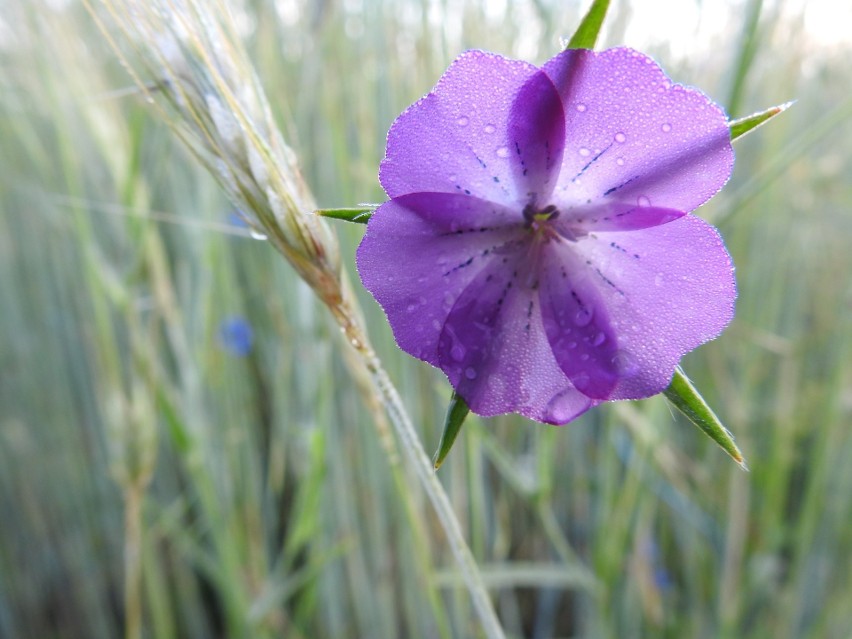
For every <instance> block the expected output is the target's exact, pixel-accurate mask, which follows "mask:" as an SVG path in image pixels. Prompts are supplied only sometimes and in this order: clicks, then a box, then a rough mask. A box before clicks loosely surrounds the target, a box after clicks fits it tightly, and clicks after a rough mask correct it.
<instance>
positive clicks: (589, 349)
mask: <svg viewBox="0 0 852 639" xmlns="http://www.w3.org/2000/svg"><path fill="white" fill-rule="evenodd" d="M540 269H541V273H540V274H541V306H542V319H543V325H544V330H545V333H546V334H547V340H548V342H549V344H550V347H551V349H552V351H553V355H554V357H555V359H556V361H557V362H558V364H559V367H560V368H561V369H562V371H563V372H564V373H565V374H566V375H567V376H568V378H569V379H570V380H571V382H572V383H573V384H574V386H575V387H576V388H577V389H578V390H580V391H581V392H582V393H584V394H585V395H587V396H589V397H593V398H595V399H608V398H609V397H610V395H611V394H612V391H613V389H615V387H616V386H617V385H618V383H619V371H618V367H617V366H616V365H615V364H616V362H615V361H614V358H615V354H616V351H617V350H618V344H617V335H616V333H615V331H614V330H613V326H612V323H611V321H610V318H609V310H608V308H607V305H606V302H607V299H606V298H605V297H604V296H602V295H601V293H600V292H599V290H598V283H599V282H598V277H597V276H596V273H594V271H593V270H592V269H591V268H588V267H587V265H585V264H583V262H582V261H581V260H580V258H579V256H578V254H577V253H576V252H575V251H574V250H573V243H570V244H569V245H566V244H565V243H555V242H551V243H550V244H549V245H548V246H547V247H545V250H544V251H543V252H542V260H541V265H540Z"/></svg>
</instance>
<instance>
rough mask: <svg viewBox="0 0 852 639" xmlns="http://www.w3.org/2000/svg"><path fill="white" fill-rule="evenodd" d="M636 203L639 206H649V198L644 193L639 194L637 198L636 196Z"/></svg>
mask: <svg viewBox="0 0 852 639" xmlns="http://www.w3.org/2000/svg"><path fill="white" fill-rule="evenodd" d="M636 204H638V205H639V206H644V207H648V206H651V200H649V199H648V197H647V196H645V195H640V196H639V197H638V198H636Z"/></svg>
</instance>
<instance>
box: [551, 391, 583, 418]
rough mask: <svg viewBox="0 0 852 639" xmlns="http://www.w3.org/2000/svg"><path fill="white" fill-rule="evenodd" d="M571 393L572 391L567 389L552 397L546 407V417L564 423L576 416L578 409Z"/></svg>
mask: <svg viewBox="0 0 852 639" xmlns="http://www.w3.org/2000/svg"><path fill="white" fill-rule="evenodd" d="M571 395H572V391H571V390H567V391H563V392H561V393H559V394H558V395H556V396H555V397H554V398H553V399H551V400H550V401H549V402H548V403H547V406H546V407H545V409H544V417H545V419H546V420H548V421H551V422H554V423H557V424H562V423H565V422H567V421H568V420H569V419H571V418H572V417H574V413H575V412H576V409H575V408H574V402H573V401H572V400H571Z"/></svg>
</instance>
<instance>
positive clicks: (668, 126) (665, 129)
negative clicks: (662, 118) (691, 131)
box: [660, 122, 672, 133]
mask: <svg viewBox="0 0 852 639" xmlns="http://www.w3.org/2000/svg"><path fill="white" fill-rule="evenodd" d="M660 128H661V129H662V130H663V133H668V132H669V131H671V130H672V125H671V124H669V123H668V122H666V123H665V124H663V126H661V127H660Z"/></svg>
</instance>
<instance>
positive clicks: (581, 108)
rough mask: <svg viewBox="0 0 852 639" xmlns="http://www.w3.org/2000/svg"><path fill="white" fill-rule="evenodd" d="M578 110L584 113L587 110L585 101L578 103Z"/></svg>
mask: <svg viewBox="0 0 852 639" xmlns="http://www.w3.org/2000/svg"><path fill="white" fill-rule="evenodd" d="M577 110H578V111H579V112H580V113H582V112H583V111H585V110H586V105H585V104H583V103H582V102H581V103H580V104H578V105H577Z"/></svg>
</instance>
